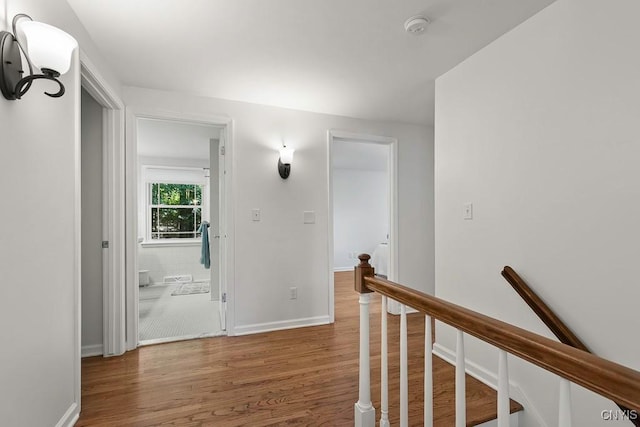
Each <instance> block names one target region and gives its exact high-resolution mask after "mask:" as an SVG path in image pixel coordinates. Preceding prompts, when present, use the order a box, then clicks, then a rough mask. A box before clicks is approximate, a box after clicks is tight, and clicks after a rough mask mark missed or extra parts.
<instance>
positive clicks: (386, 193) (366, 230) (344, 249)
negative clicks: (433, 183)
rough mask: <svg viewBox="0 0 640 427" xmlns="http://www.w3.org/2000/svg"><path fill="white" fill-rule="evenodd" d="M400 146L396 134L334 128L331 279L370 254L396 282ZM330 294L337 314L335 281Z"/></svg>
mask: <svg viewBox="0 0 640 427" xmlns="http://www.w3.org/2000/svg"><path fill="white" fill-rule="evenodd" d="M396 144H397V141H396V139H395V138H389V137H381V136H374V135H361V134H354V133H348V132H341V131H330V132H329V207H330V218H331V219H330V221H329V223H330V226H329V241H330V243H329V249H330V254H329V264H330V266H329V268H330V271H329V273H330V274H329V277H330V278H331V279H333V278H334V274H339V273H340V272H343V271H353V268H354V266H356V265H357V264H358V262H359V260H358V255H359V254H361V253H368V254H370V255H372V259H371V261H370V263H371V265H372V266H373V267H374V268H375V271H376V274H379V275H381V276H384V277H388V278H389V279H390V280H396V277H395V275H396V271H397V262H396V253H397V252H396V248H397V241H396V238H397V220H396V212H397V209H396V151H397V148H396ZM330 292H331V295H330V301H331V306H330V312H331V313H333V305H334V297H333V294H334V282H333V281H332V283H331V284H330ZM390 311H391V310H390ZM332 318H333V314H332Z"/></svg>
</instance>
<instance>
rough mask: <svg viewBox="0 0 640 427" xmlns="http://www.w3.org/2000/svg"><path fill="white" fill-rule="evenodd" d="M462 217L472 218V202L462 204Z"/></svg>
mask: <svg viewBox="0 0 640 427" xmlns="http://www.w3.org/2000/svg"><path fill="white" fill-rule="evenodd" d="M462 218H463V219H473V203H465V204H464V205H463V213H462Z"/></svg>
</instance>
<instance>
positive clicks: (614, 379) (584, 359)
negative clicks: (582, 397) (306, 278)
mask: <svg viewBox="0 0 640 427" xmlns="http://www.w3.org/2000/svg"><path fill="white" fill-rule="evenodd" d="M358 258H359V259H360V264H359V265H358V266H357V267H356V269H355V290H356V291H357V292H358V293H359V294H360V298H359V302H360V369H359V387H360V388H359V393H358V401H357V402H356V404H355V418H354V421H355V426H356V427H373V426H375V424H376V415H375V408H374V407H373V404H372V402H371V384H370V365H369V302H370V299H371V293H372V292H377V293H379V294H381V295H382V304H383V306H382V319H383V320H382V322H383V325H382V336H381V343H382V344H381V346H382V349H381V359H382V361H381V369H382V372H381V395H382V396H381V406H382V408H381V417H380V426H383V427H386V426H389V418H388V414H389V408H388V398H387V397H388V381H387V375H388V373H387V372H386V369H387V348H386V346H387V339H386V334H387V329H386V326H385V323H384V322H385V319H386V309H385V304H386V299H387V298H392V299H393V300H395V301H397V302H399V303H400V304H401V311H400V316H401V317H400V427H408V425H409V413H408V396H409V393H408V381H407V378H408V360H407V309H406V308H407V307H411V308H413V309H415V310H418V311H419V312H421V313H423V314H424V315H425V362H424V363H425V387H424V425H425V426H428V427H431V426H433V386H432V383H431V381H432V364H431V355H432V351H433V348H432V340H431V339H430V338H431V334H432V331H431V327H432V326H431V318H432V317H433V318H435V319H437V320H439V321H441V322H444V323H446V324H448V325H450V326H453V327H454V328H456V329H457V348H456V380H455V382H456V397H455V400H456V420H455V426H456V427H465V425H466V399H465V387H464V384H465V356H464V336H465V334H468V335H472V336H474V337H476V338H479V339H481V340H482V341H484V342H487V343H489V344H491V345H493V346H495V347H497V348H498V349H499V359H498V360H499V368H498V371H499V373H498V376H499V378H498V403H497V405H498V426H499V427H508V426H509V379H508V367H507V362H508V356H507V354H512V355H514V356H517V357H519V358H521V359H524V360H526V361H528V362H530V363H533V364H534V365H537V366H539V367H541V368H543V369H545V370H547V371H549V372H552V373H554V374H556V375H558V376H559V377H561V382H560V399H559V400H560V409H559V414H558V425H559V426H560V427H570V426H571V408H570V406H571V396H570V390H571V383H572V382H573V383H575V384H579V385H581V386H582V387H585V388H587V389H589V390H591V391H594V392H595V393H598V394H600V395H601V396H604V397H606V398H608V399H611V400H613V401H615V402H619V403H620V404H622V405H624V406H626V407H627V408H629V411H631V415H633V414H635V415H636V416H637V414H638V413H640V372H638V371H635V370H633V369H630V368H628V367H625V366H622V365H619V364H617V363H614V362H612V361H609V360H606V359H603V358H600V357H598V356H595V355H593V354H590V353H588V352H586V351H583V350H580V349H577V348H574V347H571V346H569V345H566V344H563V343H559V342H556V341H554V340H551V339H549V338H546V337H543V336H541V335H538V334H535V333H533V332H530V331H527V330H525V329H521V328H518V327H516V326H514V325H511V324H509V323H506V322H502V321H500V320H497V319H494V318H491V317H489V316H485V315H483V314H480V313H477V312H475V311H472V310H469V309H467V308H464V307H461V306H458V305H456V304H452V303H450V302H447V301H445V300H442V299H440V298H436V297H434V296H431V295H427V294H425V293H423V292H420V291H417V290H415V289H411V288H408V287H406V286H403V285H400V284H398V283H394V282H391V281H389V280H385V279H381V278H378V277H375V275H374V270H373V267H371V265H369V259H370V258H371V257H370V256H369V255H367V254H363V255H360V256H359V257H358Z"/></svg>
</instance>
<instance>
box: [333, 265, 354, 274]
mask: <svg viewBox="0 0 640 427" xmlns="http://www.w3.org/2000/svg"><path fill="white" fill-rule="evenodd" d="M354 268H355V266H354V265H352V266H350V267H334V268H333V271H334V273H340V272H343V271H353V269H354Z"/></svg>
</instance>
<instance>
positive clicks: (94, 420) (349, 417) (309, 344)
mask: <svg viewBox="0 0 640 427" xmlns="http://www.w3.org/2000/svg"><path fill="white" fill-rule="evenodd" d="M335 296H336V298H335V301H336V305H335V317H336V321H335V323H334V324H333V325H326V326H316V327H308V328H299V329H293V330H286V331H278V332H270V333H264V334H256V335H249V336H242V337H217V338H205V339H198V340H191V341H182V342H175V343H169V344H160V345H155V346H147V347H142V348H139V349H137V350H135V351H131V352H128V353H126V354H125V355H123V356H120V357H113V358H107V359H105V358H101V357H93V358H87V359H83V361H82V411H81V414H80V419H79V421H78V423H77V424H76V426H79V427H80V426H118V427H120V426H160V425H163V426H164V425H176V426H230V427H231V426H251V427H259V426H281V425H300V426H352V425H353V405H354V403H355V402H356V401H357V399H358V333H359V332H358V327H359V319H358V316H359V305H358V295H357V294H356V293H355V291H353V274H352V273H336V280H335ZM388 322H389V331H390V333H389V348H390V354H389V357H390V359H389V381H390V386H389V387H390V390H389V394H390V408H391V410H390V419H391V424H392V425H397V424H398V418H399V415H398V409H397V408H398V406H399V388H398V386H399V363H398V359H399V339H398V334H399V330H400V326H399V323H400V322H399V318H398V316H391V315H389V316H388ZM408 330H409V337H408V345H409V359H410V360H409V400H410V401H409V411H410V415H409V419H410V425H412V426H418V425H422V419H423V418H422V417H423V415H422V410H423V404H422V392H423V354H424V317H423V316H421V315H419V314H411V315H409V316H408ZM433 363H434V381H433V383H434V396H435V397H434V400H435V403H434V406H435V422H434V425H435V426H453V425H454V418H453V414H454V411H455V408H454V381H453V378H454V369H453V367H452V366H450V365H449V364H447V363H445V362H443V361H442V360H440V359H438V358H436V357H434V360H433ZM371 366H372V373H371V380H372V387H373V390H372V399H373V404H374V406H375V407H376V418H378V417H379V413H380V409H379V408H380V391H379V389H380V369H379V366H380V297H379V296H378V295H374V297H373V301H372V304H371ZM466 387H467V401H468V403H467V425H475V424H478V423H481V422H484V421H487V420H489V419H493V418H495V414H496V410H495V392H494V391H493V390H491V389H490V388H488V387H486V386H485V385H484V384H482V383H480V382H479V381H477V380H475V379H473V378H471V377H467V384H466ZM516 408H519V405H518V404H517V403H515V402H513V403H512V410H515V409H516Z"/></svg>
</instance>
